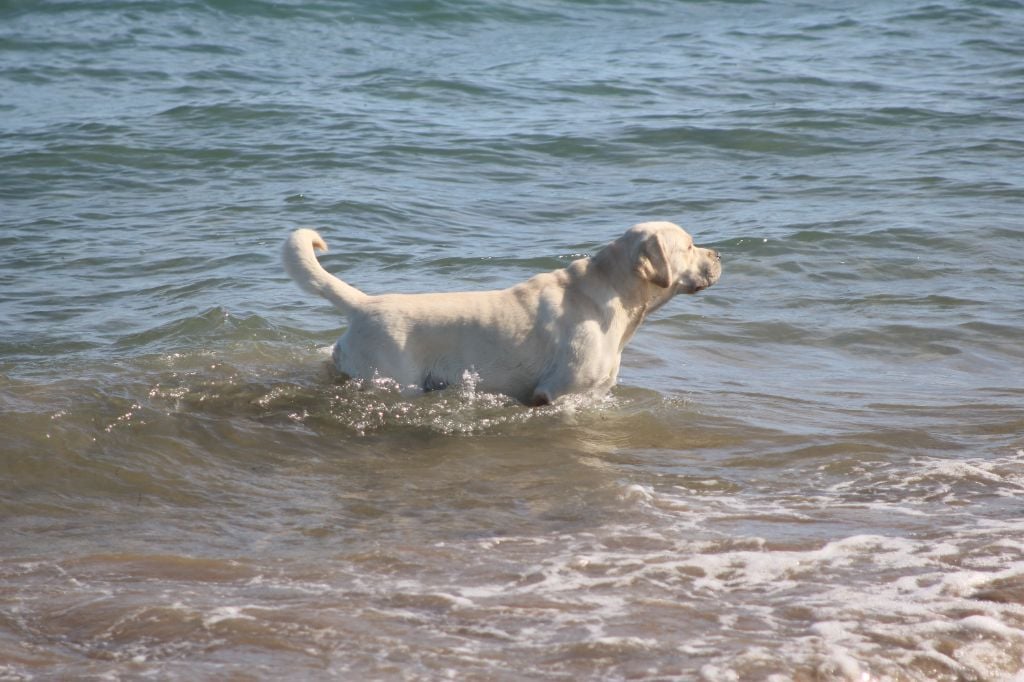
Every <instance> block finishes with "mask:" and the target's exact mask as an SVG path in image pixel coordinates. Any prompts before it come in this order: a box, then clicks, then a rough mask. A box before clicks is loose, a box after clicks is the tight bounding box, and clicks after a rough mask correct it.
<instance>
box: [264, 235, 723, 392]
mask: <svg viewBox="0 0 1024 682" xmlns="http://www.w3.org/2000/svg"><path fill="white" fill-rule="evenodd" d="M315 249H319V250H326V249H327V245H326V244H325V242H324V240H323V239H322V238H321V237H320V235H319V234H317V233H316V232H314V231H313V230H307V229H302V230H296V231H295V232H293V233H292V234H291V235H290V236H289V237H288V239H287V241H286V242H285V244H284V264H285V268H286V269H287V270H288V273H289V274H290V275H291V277H292V278H293V279H294V280H295V281H296V282H297V283H298V284H299V285H300V286H301V287H302V288H303V289H305V290H306V291H308V292H311V293H314V294H318V295H320V296H323V297H324V298H326V299H327V300H329V301H330V302H331V303H333V304H334V305H335V307H337V308H338V309H339V310H340V311H341V312H342V313H343V314H344V315H345V316H346V317H347V318H348V323H349V326H348V330H347V331H346V332H345V333H344V334H343V335H342V336H341V338H340V339H339V340H338V342H337V344H336V345H335V348H334V362H335V365H336V366H337V369H338V370H339V371H340V372H342V373H344V374H346V375H348V376H350V377H353V378H362V379H369V378H373V377H375V376H382V377H390V378H392V379H394V380H396V381H397V382H398V383H399V384H401V385H403V386H416V387H421V388H424V389H427V390H429V389H434V388H443V387H444V386H447V385H449V384H455V383H458V382H459V381H461V380H462V378H463V376H464V375H465V373H466V372H467V371H468V372H473V373H475V374H476V375H478V376H479V380H478V381H479V383H478V384H477V387H478V389H480V390H483V391H488V392H493V393H502V394H506V395H509V396H512V397H514V398H516V399H518V400H521V401H522V402H524V403H527V404H530V405H544V404H548V403H550V402H553V401H555V400H557V399H558V398H560V397H562V396H565V395H569V394H591V395H601V394H603V393H605V392H606V391H607V390H608V389H610V388H611V387H612V386H614V385H615V381H616V378H617V377H618V373H619V361H620V358H621V356H622V349H623V348H624V347H625V345H626V343H627V342H628V341H629V340H630V339H631V338H632V337H633V334H634V332H636V329H637V327H638V326H639V325H640V323H641V322H643V320H644V318H645V317H646V316H647V315H649V314H650V313H651V312H652V311H654V310H656V309H658V308H659V307H661V306H662V305H663V304H664V303H666V302H667V301H668V300H669V299H670V298H672V297H673V296H675V295H676V294H678V293H691V294H692V293H696V292H697V291H700V290H702V289H705V288H707V287H709V286H711V285H712V284H714V283H715V282H716V281H717V280H718V278H719V276H720V275H721V272H722V266H721V261H720V259H719V255H718V252H716V251H713V250H711V249H703V248H698V247H696V246H694V244H693V239H691V237H690V235H689V234H687V233H686V232H685V231H684V230H683V229H682V228H680V227H679V226H677V225H674V224H672V223H668V222H651V223H641V224H640V225H636V226H634V227H632V228H630V229H629V230H627V231H626V233H625V234H624V235H622V236H621V237H619V238H618V239H616V240H615V241H613V242H612V243H611V244H608V245H607V246H605V247H604V248H603V249H601V251H599V252H598V253H597V254H596V255H595V256H593V257H591V258H583V259H580V260H577V261H573V262H572V263H571V264H570V265H569V266H568V267H566V268H564V269H561V270H555V271H554V272H547V273H543V274H540V275H536V276H534V277H531V278H530V279H528V280H526V281H525V282H522V283H520V284H517V285H515V286H513V287H510V288H508V289H501V290H495V291H479V292H455V293H429V294H384V295H380V296H369V295H367V294H364V293H363V292H361V291H359V290H358V289H356V288H355V287H352V286H350V285H348V284H346V283H344V282H342V281H341V280H340V279H338V278H337V277H335V276H334V275H332V274H330V273H329V272H327V271H326V270H324V269H323V267H322V266H321V265H320V263H319V261H318V260H317V258H316V253H315V251H314V250H315Z"/></svg>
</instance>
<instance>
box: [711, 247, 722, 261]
mask: <svg viewBox="0 0 1024 682" xmlns="http://www.w3.org/2000/svg"><path fill="white" fill-rule="evenodd" d="M708 251H710V252H711V257H712V258H714V259H715V260H722V254H720V253H718V251H716V250H715V249H708Z"/></svg>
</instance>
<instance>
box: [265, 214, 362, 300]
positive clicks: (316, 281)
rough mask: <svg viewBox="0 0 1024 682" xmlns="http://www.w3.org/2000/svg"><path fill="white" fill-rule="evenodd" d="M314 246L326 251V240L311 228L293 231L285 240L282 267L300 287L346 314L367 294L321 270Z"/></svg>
mask: <svg viewBox="0 0 1024 682" xmlns="http://www.w3.org/2000/svg"><path fill="white" fill-rule="evenodd" d="M314 249H319V250H321V251H326V250H327V243H326V242H324V240H323V238H322V237H321V236H320V235H319V234H317V233H316V232H315V231H314V230H306V229H302V230H295V231H294V232H292V233H291V234H290V235H289V236H288V239H286V240H285V242H284V249H283V250H282V256H283V257H284V268H285V270H287V271H288V274H289V275H291V278H292V279H294V280H295V281H296V282H297V283H298V285H299V286H300V287H302V288H303V289H305V290H306V291H308V292H310V293H311V294H319V295H320V296H323V297H324V298H326V299H327V300H328V301H330V302H331V303H333V304H334V305H335V307H336V308H337V309H338V310H340V311H341V312H342V313H344V314H346V315H348V314H349V313H351V312H352V311H353V310H355V309H356V308H358V307H359V304H360V303H362V302H363V301H365V300H366V299H367V298H368V297H367V295H366V294H364V293H363V292H361V291H359V289H356V288H355V287H353V286H349V285H348V284H345V283H344V282H342V281H341V280H340V279H338V278H337V277H335V276H334V275H332V274H331V273H329V272H327V271H326V270H324V269H323V266H321V265H320V261H318V260H317V259H316V253H315V252H314Z"/></svg>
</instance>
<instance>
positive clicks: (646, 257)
mask: <svg viewBox="0 0 1024 682" xmlns="http://www.w3.org/2000/svg"><path fill="white" fill-rule="evenodd" d="M633 268H634V269H635V270H636V272H637V274H638V275H640V277H641V279H645V280H647V281H648V282H650V283H651V284H654V285H655V286H659V287H661V288H662V289H667V288H668V287H669V285H671V284H672V273H671V272H670V271H669V265H668V254H667V253H666V252H665V244H664V242H662V240H661V236H660V235H658V234H652V235H651V236H650V237H648V238H647V239H645V240H644V241H643V242H642V243H641V244H640V248H639V250H638V252H637V256H636V262H635V263H634V265H633Z"/></svg>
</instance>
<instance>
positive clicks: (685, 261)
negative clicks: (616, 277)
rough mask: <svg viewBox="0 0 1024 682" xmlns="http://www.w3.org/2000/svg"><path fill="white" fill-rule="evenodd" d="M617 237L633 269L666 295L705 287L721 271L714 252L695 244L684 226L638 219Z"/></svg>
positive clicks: (691, 292)
mask: <svg viewBox="0 0 1024 682" xmlns="http://www.w3.org/2000/svg"><path fill="white" fill-rule="evenodd" d="M621 239H623V240H625V241H626V243H627V246H628V248H629V252H630V253H631V254H632V259H633V260H632V262H633V272H634V273H636V275H637V276H638V277H640V279H641V280H644V281H646V282H649V283H650V284H652V285H654V286H655V287H658V288H659V289H663V290H664V293H666V294H668V297H671V296H674V295H675V294H681V293H686V294H695V293H697V292H698V291H701V290H702V289H707V288H708V287H709V286H711V285H712V284H714V283H715V282H717V281H718V278H719V277H720V276H721V274H722V260H721V258H720V257H719V255H718V252H717V251H714V250H713V249H704V248H701V247H699V246H697V245H695V244H694V243H693V238H692V237H691V236H690V235H689V234H687V232H686V230H684V229H683V228H681V227H679V226H678V225H676V224H674V223H668V222H653V223H640V224H639V225H634V226H633V227H631V228H629V230H627V231H626V234H624V235H623V236H622V237H621Z"/></svg>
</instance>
